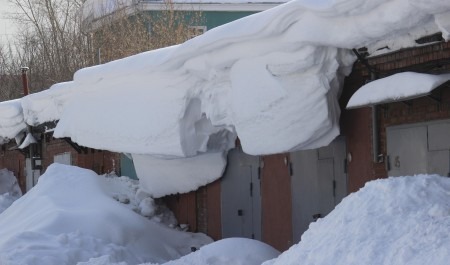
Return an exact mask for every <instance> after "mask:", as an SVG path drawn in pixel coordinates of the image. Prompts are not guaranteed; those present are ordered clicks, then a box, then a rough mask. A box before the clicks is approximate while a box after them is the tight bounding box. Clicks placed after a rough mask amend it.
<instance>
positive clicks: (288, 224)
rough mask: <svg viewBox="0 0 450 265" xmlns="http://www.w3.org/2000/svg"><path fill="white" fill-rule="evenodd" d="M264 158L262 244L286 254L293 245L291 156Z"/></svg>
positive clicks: (262, 177)
mask: <svg viewBox="0 0 450 265" xmlns="http://www.w3.org/2000/svg"><path fill="white" fill-rule="evenodd" d="M262 159H263V162H264V167H263V168H262V176H261V208H262V214H261V222H262V241H263V242H265V243H267V244H269V245H271V246H272V247H274V248H276V249H278V250H280V251H285V250H287V249H288V248H289V247H290V246H292V244H293V242H292V196H291V176H290V174H289V166H288V165H289V154H278V155H268V156H263V158H262Z"/></svg>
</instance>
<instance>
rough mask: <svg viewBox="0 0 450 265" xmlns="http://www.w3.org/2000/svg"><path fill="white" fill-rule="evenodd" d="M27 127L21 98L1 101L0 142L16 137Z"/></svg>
mask: <svg viewBox="0 0 450 265" xmlns="http://www.w3.org/2000/svg"><path fill="white" fill-rule="evenodd" d="M25 128H26V124H25V122H24V118H23V112H22V105H21V103H20V100H17V99H16V100H9V101H4V102H0V144H2V143H4V142H7V141H8V140H10V139H14V138H15V137H16V135H18V134H19V133H20V132H21V131H23V130H24V129H25Z"/></svg>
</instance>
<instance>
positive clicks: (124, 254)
mask: <svg viewBox="0 0 450 265" xmlns="http://www.w3.org/2000/svg"><path fill="white" fill-rule="evenodd" d="M107 186H108V182H107V181H106V180H105V178H104V177H101V176H98V175H96V174H95V173H94V172H92V171H90V170H85V169H81V168H77V167H72V166H65V165H59V164H53V165H51V166H50V167H49V168H48V169H47V172H46V173H45V174H44V175H42V176H41V177H40V179H39V182H38V184H37V186H35V187H34V188H33V189H32V190H31V191H29V192H28V193H27V194H25V195H24V196H23V197H21V198H20V199H19V200H17V201H16V202H15V203H14V204H13V205H12V206H11V207H10V208H8V209H7V210H6V211H4V212H3V213H2V214H1V215H0V228H1V229H0V264H5V265H6V264H8V265H9V264H14V265H15V264H25V265H53V264H54V265H61V264H76V263H77V262H79V261H87V260H89V259H90V258H96V257H100V256H105V255H106V256H109V259H110V260H111V261H112V262H122V261H125V262H127V263H128V264H129V265H131V264H138V263H142V262H164V261H168V260H171V259H176V258H179V257H180V256H182V255H185V254H187V253H190V251H191V247H197V248H198V247H200V246H201V245H204V244H206V243H210V242H211V239H209V238H208V237H206V236H205V235H201V234H192V233H184V232H179V231H176V230H174V229H171V228H168V227H167V226H165V225H163V224H159V223H156V222H153V221H150V220H148V219H146V218H144V217H143V216H141V215H138V214H136V213H135V212H134V211H132V210H130V209H129V208H127V207H126V206H125V205H122V204H120V203H118V202H117V201H116V200H114V199H113V198H112V196H111V194H109V191H108V189H107Z"/></svg>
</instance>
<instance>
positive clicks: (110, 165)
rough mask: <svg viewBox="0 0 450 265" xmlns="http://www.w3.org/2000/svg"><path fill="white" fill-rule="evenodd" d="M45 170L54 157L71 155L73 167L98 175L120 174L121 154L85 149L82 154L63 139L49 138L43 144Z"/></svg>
mask: <svg viewBox="0 0 450 265" xmlns="http://www.w3.org/2000/svg"><path fill="white" fill-rule="evenodd" d="M42 153H43V169H44V170H45V169H46V168H47V167H48V166H49V165H50V164H52V163H53V161H54V156H55V155H58V154H63V153H70V154H71V156H72V165H76V166H79V167H82V168H87V169H91V170H93V171H95V172H96V173H97V174H105V173H111V172H116V173H117V174H120V154H118V153H113V152H109V151H103V150H96V149H91V148H85V149H83V150H82V151H81V152H80V153H78V152H77V150H75V149H74V148H73V147H72V146H71V145H70V144H69V143H67V142H66V141H65V140H62V139H54V138H48V139H47V140H46V141H45V142H44V143H43V144H42Z"/></svg>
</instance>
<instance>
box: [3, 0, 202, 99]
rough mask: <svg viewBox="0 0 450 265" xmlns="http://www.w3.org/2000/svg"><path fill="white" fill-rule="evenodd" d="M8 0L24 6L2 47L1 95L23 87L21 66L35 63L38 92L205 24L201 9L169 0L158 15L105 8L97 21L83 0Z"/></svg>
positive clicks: (7, 95) (180, 37) (175, 40)
mask: <svg viewBox="0 0 450 265" xmlns="http://www.w3.org/2000/svg"><path fill="white" fill-rule="evenodd" d="M9 1H10V2H11V3H12V4H13V5H15V6H16V8H17V10H19V12H17V13H16V14H14V15H13V18H14V19H15V21H16V22H17V24H18V25H19V28H20V30H19V34H18V37H17V38H16V39H15V40H13V41H12V42H11V43H9V45H8V46H5V47H2V49H1V50H0V59H1V60H2V61H1V62H0V71H1V75H2V79H1V80H0V85H1V88H2V94H1V95H0V96H1V98H0V100H5V99H9V98H14V97H18V96H20V93H17V92H13V91H9V92H7V91H6V90H14V91H21V82H20V78H17V77H18V73H19V69H20V66H28V67H29V68H30V72H29V79H30V85H31V86H30V87H31V92H36V91H40V90H43V89H46V88H48V87H50V86H51V85H52V84H54V83H57V82H62V81H67V80H71V79H72V78H73V74H74V72H75V71H76V70H78V69H80V68H83V67H86V66H90V65H93V64H98V63H105V62H108V61H111V60H115V59H119V58H123V57H126V56H130V55H133V54H137V53H140V52H143V51H147V50H151V49H156V48H161V47H165V46H168V45H173V44H177V43H181V42H183V41H185V40H187V39H188V38H189V37H191V36H192V31H191V27H190V26H196V25H200V24H202V15H201V12H199V11H194V10H192V11H190V12H188V11H179V10H176V9H175V8H174V6H173V4H172V3H171V2H170V1H167V2H166V3H165V8H163V10H162V11H161V12H159V13H157V14H156V15H155V14H154V15H150V13H149V12H144V11H140V10H134V11H135V12H132V13H131V14H130V13H129V12H127V10H126V9H118V10H115V11H114V12H112V13H111V12H110V13H108V14H106V13H105V14H104V15H102V16H101V17H100V18H98V19H97V20H96V21H95V25H96V26H95V27H93V25H94V23H86V20H83V17H82V12H80V10H81V9H80V8H81V7H82V4H83V3H84V2H85V1H84V0H9ZM116 1H119V0H116ZM7 77H8V78H7ZM16 79H17V81H16ZM3 90H5V91H3Z"/></svg>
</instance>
